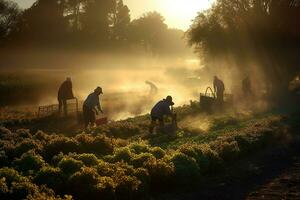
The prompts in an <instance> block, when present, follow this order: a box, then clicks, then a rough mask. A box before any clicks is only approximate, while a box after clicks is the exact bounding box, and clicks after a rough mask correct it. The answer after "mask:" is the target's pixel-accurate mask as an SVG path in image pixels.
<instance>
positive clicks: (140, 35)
mask: <svg viewBox="0 0 300 200" xmlns="http://www.w3.org/2000/svg"><path fill="white" fill-rule="evenodd" d="M164 21H165V19H164V17H163V16H162V15H161V14H159V13H157V12H149V13H146V14H144V15H143V16H142V17H141V18H139V19H136V20H133V21H132V25H131V26H132V28H131V34H130V35H131V40H133V41H138V42H139V43H140V44H141V45H143V46H144V47H145V49H146V50H147V51H152V52H153V53H155V50H156V48H155V46H156V45H157V42H159V38H160V35H161V34H163V32H165V31H166V30H167V29H168V26H167V25H166V24H165V22H164Z"/></svg>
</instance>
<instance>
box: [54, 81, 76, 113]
mask: <svg viewBox="0 0 300 200" xmlns="http://www.w3.org/2000/svg"><path fill="white" fill-rule="evenodd" d="M69 99H74V95H73V89H72V81H71V78H70V77H67V79H66V80H65V81H64V82H63V83H62V84H61V86H60V87H59V89H58V95H57V100H58V105H59V113H60V114H61V113H62V110H63V111H64V116H67V112H68V108H67V100H69Z"/></svg>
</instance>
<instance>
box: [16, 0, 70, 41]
mask: <svg viewBox="0 0 300 200" xmlns="http://www.w3.org/2000/svg"><path fill="white" fill-rule="evenodd" d="M64 11H65V4H64V1H62V0H38V1H37V2H35V3H34V4H33V6H32V7H31V8H29V9H27V10H25V11H24V13H23V15H22V19H21V25H20V26H21V32H20V34H21V35H22V36H23V37H24V38H26V39H27V40H28V39H29V40H34V41H36V42H39V43H45V42H46V43H53V41H55V43H56V44H58V43H59V41H61V40H63V38H64V37H65V33H66V29H67V22H66V20H65V17H64Z"/></svg>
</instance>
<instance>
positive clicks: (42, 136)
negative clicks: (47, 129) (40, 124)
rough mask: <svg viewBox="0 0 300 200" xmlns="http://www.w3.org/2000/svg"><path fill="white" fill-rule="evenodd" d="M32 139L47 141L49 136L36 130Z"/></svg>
mask: <svg viewBox="0 0 300 200" xmlns="http://www.w3.org/2000/svg"><path fill="white" fill-rule="evenodd" d="M32 138H33V139H35V140H40V141H47V140H48V139H49V136H48V135H47V134H46V133H44V132H43V131H37V132H36V133H35V134H34V135H33V136H32Z"/></svg>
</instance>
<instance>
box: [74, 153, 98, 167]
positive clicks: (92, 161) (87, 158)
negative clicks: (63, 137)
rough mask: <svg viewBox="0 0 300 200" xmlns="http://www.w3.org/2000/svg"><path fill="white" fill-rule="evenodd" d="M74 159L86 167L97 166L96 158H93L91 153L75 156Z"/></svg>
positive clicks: (93, 155)
mask: <svg viewBox="0 0 300 200" xmlns="http://www.w3.org/2000/svg"><path fill="white" fill-rule="evenodd" d="M75 158H76V159H77V160H80V161H82V162H83V163H84V164H85V165H86V166H88V167H90V166H94V165H97V164H98V158H97V157H96V156H95V154H91V153H84V154H78V155H76V156H75Z"/></svg>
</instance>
